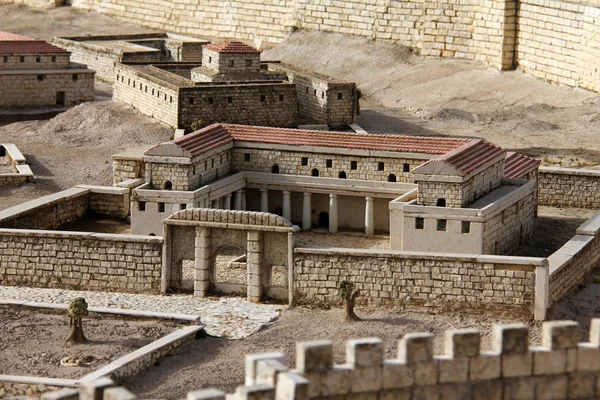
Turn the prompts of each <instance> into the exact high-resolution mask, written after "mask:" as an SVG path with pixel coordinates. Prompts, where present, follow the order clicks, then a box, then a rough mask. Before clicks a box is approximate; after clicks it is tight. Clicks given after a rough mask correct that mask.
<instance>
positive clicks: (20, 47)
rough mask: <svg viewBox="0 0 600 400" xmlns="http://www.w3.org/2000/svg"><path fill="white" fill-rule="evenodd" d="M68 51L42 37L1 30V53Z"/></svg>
mask: <svg viewBox="0 0 600 400" xmlns="http://www.w3.org/2000/svg"><path fill="white" fill-rule="evenodd" d="M44 53H46V54H47V53H68V51H66V50H64V49H61V48H60V47H56V46H53V45H51V44H50V43H47V42H45V41H43V40H40V39H31V38H28V37H25V36H19V35H15V34H13V33H9V32H0V54H44Z"/></svg>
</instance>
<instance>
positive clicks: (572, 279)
mask: <svg viewBox="0 0 600 400" xmlns="http://www.w3.org/2000/svg"><path fill="white" fill-rule="evenodd" d="M599 232H600V212H599V213H597V214H596V215H594V216H593V217H592V218H590V219H589V220H587V221H586V222H585V223H584V224H583V225H581V226H580V227H579V229H577V232H576V235H575V236H573V238H572V239H571V240H569V241H568V242H567V243H565V245H564V246H562V247H561V248H560V249H558V250H557V251H556V252H555V253H554V254H552V255H551V256H550V257H548V263H549V267H550V282H549V305H550V306H551V305H552V304H553V303H556V302H557V301H559V300H560V299H562V298H563V297H564V296H566V295H568V294H569V293H571V292H573V291H575V290H577V289H578V288H579V286H580V285H582V284H583V283H584V282H585V281H586V278H587V277H588V275H589V274H590V272H591V271H592V270H593V269H594V268H596V267H598V266H599V265H600V263H599V261H600V235H598V233H599Z"/></svg>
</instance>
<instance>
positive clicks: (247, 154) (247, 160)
mask: <svg viewBox="0 0 600 400" xmlns="http://www.w3.org/2000/svg"><path fill="white" fill-rule="evenodd" d="M244 161H246V162H249V161H250V153H244Z"/></svg>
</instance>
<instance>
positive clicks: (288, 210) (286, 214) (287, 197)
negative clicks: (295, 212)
mask: <svg viewBox="0 0 600 400" xmlns="http://www.w3.org/2000/svg"><path fill="white" fill-rule="evenodd" d="M282 217H283V218H285V219H287V220H288V221H291V219H292V199H291V193H290V192H288V191H287V190H284V191H283V215H282Z"/></svg>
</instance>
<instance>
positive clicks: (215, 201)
mask: <svg viewBox="0 0 600 400" xmlns="http://www.w3.org/2000/svg"><path fill="white" fill-rule="evenodd" d="M210 208H218V205H217V200H211V201H210Z"/></svg>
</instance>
